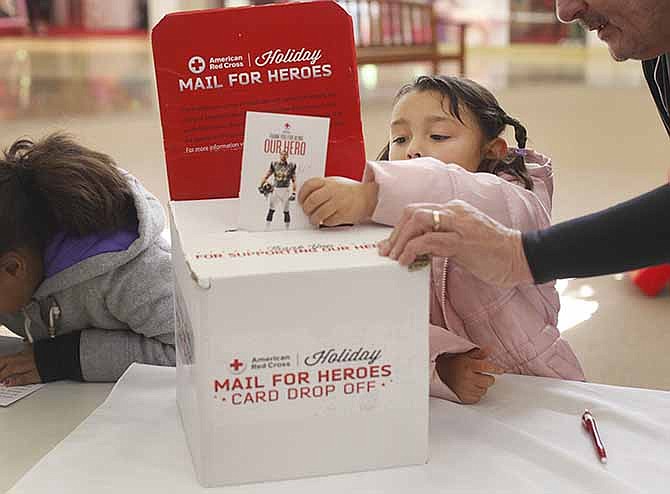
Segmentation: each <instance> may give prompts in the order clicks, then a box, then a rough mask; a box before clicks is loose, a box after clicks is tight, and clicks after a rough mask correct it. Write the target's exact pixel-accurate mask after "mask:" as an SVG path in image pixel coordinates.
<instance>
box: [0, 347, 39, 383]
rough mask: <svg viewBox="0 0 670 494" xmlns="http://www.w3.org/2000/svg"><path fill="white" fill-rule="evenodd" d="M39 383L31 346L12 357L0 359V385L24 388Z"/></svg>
mask: <svg viewBox="0 0 670 494" xmlns="http://www.w3.org/2000/svg"><path fill="white" fill-rule="evenodd" d="M41 382H42V378H40V374H39V372H37V366H36V365H35V354H34V353H33V347H32V345H29V346H26V348H25V350H23V351H22V352H19V353H16V354H14V355H6V356H2V357H0V385H3V386H25V385H27V384H37V383H41Z"/></svg>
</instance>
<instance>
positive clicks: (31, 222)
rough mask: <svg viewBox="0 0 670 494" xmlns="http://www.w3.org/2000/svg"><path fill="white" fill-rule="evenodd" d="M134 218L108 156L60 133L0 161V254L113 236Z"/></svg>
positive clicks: (124, 184) (16, 148)
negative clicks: (56, 239) (54, 241)
mask: <svg viewBox="0 0 670 494" xmlns="http://www.w3.org/2000/svg"><path fill="white" fill-rule="evenodd" d="M135 215H136V212H135V206H134V200H133V194H132V190H131V188H130V185H129V184H128V181H127V180H126V179H125V178H124V176H123V175H122V173H121V171H120V170H119V169H118V168H116V166H115V164H114V161H113V160H112V159H111V158H110V157H109V156H107V155H105V154H102V153H98V152H96V151H92V150H90V149H88V148H85V147H84V146H81V145H79V144H77V143H75V142H74V141H73V140H72V139H71V138H70V137H69V136H67V135H64V134H60V133H57V134H52V135H50V136H48V137H46V138H44V139H42V140H41V141H38V142H33V141H31V140H30V139H20V140H18V141H16V142H15V143H14V144H12V145H11V146H10V148H9V149H8V150H5V151H4V156H3V157H2V158H0V254H2V253H5V252H8V251H10V250H13V249H17V248H20V247H29V248H36V249H39V250H40V251H41V250H42V249H44V247H45V246H46V244H47V242H48V241H49V240H50V238H51V237H52V236H53V235H54V234H56V233H58V232H65V233H67V234H72V235H76V236H84V235H89V234H92V233H96V232H107V231H113V230H117V229H120V228H123V227H124V226H127V225H128V224H130V222H131V221H132V220H133V218H134V216H135Z"/></svg>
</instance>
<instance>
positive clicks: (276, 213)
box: [239, 112, 330, 231]
mask: <svg viewBox="0 0 670 494" xmlns="http://www.w3.org/2000/svg"><path fill="white" fill-rule="evenodd" d="M329 124H330V119H329V118H323V117H308V116H300V115H283V114H277V113H260V112H247V119H246V125H245V132H244V150H243V153H242V178H241V183H240V223H239V225H240V229H242V230H248V231H272V230H301V229H306V228H310V223H309V219H308V218H307V216H306V215H305V214H304V213H303V211H302V208H300V206H299V205H298V203H297V195H298V191H299V190H300V187H301V186H302V184H303V183H304V182H305V181H306V180H308V179H310V178H312V177H323V176H324V174H325V166H326V153H327V149H328V130H329Z"/></svg>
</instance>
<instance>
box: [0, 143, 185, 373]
mask: <svg viewBox="0 0 670 494" xmlns="http://www.w3.org/2000/svg"><path fill="white" fill-rule="evenodd" d="M164 226H165V219H164V215H163V209H162V207H161V205H160V203H159V202H158V200H157V199H156V198H155V197H154V196H152V195H151V194H150V193H149V192H147V191H146V190H145V189H144V188H143V187H142V185H141V184H140V183H139V182H138V181H137V180H136V179H135V178H133V177H132V176H130V175H128V174H127V173H125V172H123V171H121V170H120V169H118V168H117V167H116V166H115V164H114V162H113V160H112V159H111V158H110V157H109V156H106V155H104V154H102V153H98V152H95V151H92V150H90V149H87V148H85V147H83V146H81V145H79V144H77V143H75V142H73V141H72V140H71V139H70V138H68V137H67V136H64V135H62V134H54V135H51V136H49V137H47V138H45V139H43V140H41V141H39V142H36V143H33V142H32V141H30V140H27V139H22V140H19V141H17V142H15V143H14V144H13V145H12V146H11V147H10V148H9V150H8V151H6V152H5V153H4V159H0V232H2V233H1V234H0V324H3V325H4V326H6V327H7V328H9V329H10V330H11V331H13V332H14V333H16V334H17V335H20V336H22V337H23V338H24V339H25V346H24V348H23V350H22V351H21V352H19V353H17V354H15V355H9V356H4V357H0V385H2V384H4V385H6V386H14V385H24V384H31V383H38V382H49V381H56V380H60V379H73V380H79V381H115V380H117V379H118V378H119V377H120V376H121V374H122V373H123V372H124V371H125V370H126V369H127V368H128V366H129V365H130V364H132V363H133V362H141V363H146V364H157V365H175V348H174V301H173V293H172V266H171V261H170V249H169V245H168V242H167V240H165V239H164V238H163V237H162V236H161V233H162V231H163V228H164Z"/></svg>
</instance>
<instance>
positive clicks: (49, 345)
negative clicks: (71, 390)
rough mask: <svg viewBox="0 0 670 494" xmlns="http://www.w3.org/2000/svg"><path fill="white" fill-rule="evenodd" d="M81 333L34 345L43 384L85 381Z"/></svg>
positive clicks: (42, 341)
mask: <svg viewBox="0 0 670 494" xmlns="http://www.w3.org/2000/svg"><path fill="white" fill-rule="evenodd" d="M80 337H81V331H75V332H74V333H70V334H65V335H62V336H57V337H56V338H48V339H45V340H39V341H36V342H35V343H34V344H33V352H34V354H35V365H36V366H37V372H39V374H40V377H41V378H42V382H45V383H48V382H52V381H60V380H62V379H72V380H74V381H83V380H84V378H83V376H82V372H81V360H80V357H79V341H80Z"/></svg>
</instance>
